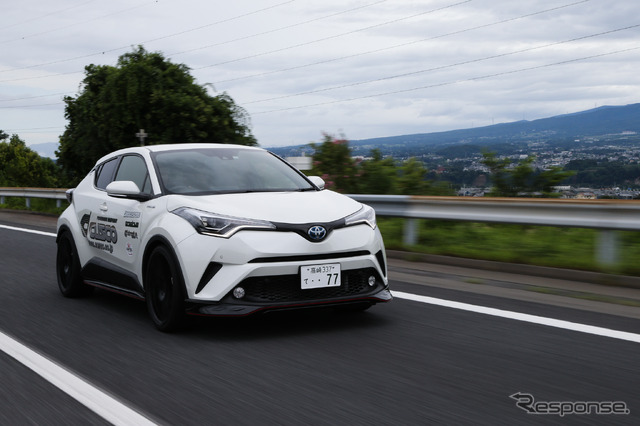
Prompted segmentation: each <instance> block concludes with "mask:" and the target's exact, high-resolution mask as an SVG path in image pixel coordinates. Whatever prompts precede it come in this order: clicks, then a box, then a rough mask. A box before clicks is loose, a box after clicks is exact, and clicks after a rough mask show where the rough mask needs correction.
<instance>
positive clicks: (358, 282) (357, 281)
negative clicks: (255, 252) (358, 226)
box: [239, 268, 382, 303]
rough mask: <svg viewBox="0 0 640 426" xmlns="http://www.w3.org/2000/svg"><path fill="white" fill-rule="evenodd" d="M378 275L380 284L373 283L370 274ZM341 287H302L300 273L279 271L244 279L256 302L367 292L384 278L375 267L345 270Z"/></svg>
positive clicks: (250, 299) (248, 298) (250, 298)
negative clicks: (370, 282) (266, 275)
mask: <svg viewBox="0 0 640 426" xmlns="http://www.w3.org/2000/svg"><path fill="white" fill-rule="evenodd" d="M371 275H373V276H375V277H376V285H375V286H373V287H370V286H369V284H368V280H369V277H370V276H371ZM340 279H341V285H340V287H326V288H315V289H308V290H302V289H301V288H300V276H299V275H278V276H271V277H251V278H247V279H245V280H244V281H242V282H241V283H240V284H239V286H240V287H242V288H244V290H245V297H244V298H243V300H244V301H247V302H253V303H278V302H296V301H309V300H324V299H341V298H347V297H354V296H366V295H367V294H370V293H375V292H376V291H379V290H380V289H381V286H382V283H381V280H380V278H379V276H378V274H377V272H376V270H375V269H373V268H366V269H354V270H348V271H342V275H341V277H340Z"/></svg>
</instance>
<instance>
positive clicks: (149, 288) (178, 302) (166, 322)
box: [144, 246, 185, 332]
mask: <svg viewBox="0 0 640 426" xmlns="http://www.w3.org/2000/svg"><path fill="white" fill-rule="evenodd" d="M144 276H145V286H144V287H145V299H146V302H147V310H148V311H149V316H150V317H151V320H152V321H153V324H154V325H155V327H156V328H157V329H158V330H160V331H164V332H170V331H175V330H177V329H179V328H180V327H181V326H182V325H183V323H184V317H185V306H184V299H185V296H184V290H183V288H184V286H183V279H182V273H181V272H180V267H179V265H178V262H177V261H176V260H175V258H174V256H173V254H172V253H171V252H170V251H169V249H167V248H166V247H164V246H158V247H156V248H154V249H153V251H152V252H151V254H150V255H149V260H148V261H147V267H146V273H145V275H144Z"/></svg>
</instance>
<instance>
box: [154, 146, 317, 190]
mask: <svg viewBox="0 0 640 426" xmlns="http://www.w3.org/2000/svg"><path fill="white" fill-rule="evenodd" d="M154 160H155V164H156V169H157V171H158V175H159V176H160V179H161V181H162V184H163V186H164V188H165V189H166V190H167V191H168V192H170V193H174V194H215V193H233V192H265V191H301V190H313V189H314V188H313V187H312V186H311V185H310V184H309V182H308V181H307V180H306V179H305V178H304V177H302V176H301V175H300V174H299V173H298V172H297V171H296V170H294V169H293V168H291V167H290V166H289V165H287V164H286V163H285V162H284V161H282V160H280V159H279V158H277V157H275V156H274V155H272V154H270V153H269V152H266V151H255V150H248V149H231V148H230V149H222V148H218V149H190V150H180V151H164V152H158V153H155V155H154Z"/></svg>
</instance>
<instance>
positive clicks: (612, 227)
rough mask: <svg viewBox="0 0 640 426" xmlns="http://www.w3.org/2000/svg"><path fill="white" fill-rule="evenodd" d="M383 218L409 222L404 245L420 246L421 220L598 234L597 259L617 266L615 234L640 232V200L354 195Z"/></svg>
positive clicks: (618, 242)
mask: <svg viewBox="0 0 640 426" xmlns="http://www.w3.org/2000/svg"><path fill="white" fill-rule="evenodd" d="M350 197H352V198H353V199H355V200H357V201H360V202H362V203H365V204H368V205H370V206H371V207H373V208H374V209H375V210H376V214H378V215H379V216H392V217H402V218H406V219H407V220H406V222H405V227H404V243H405V244H407V245H413V244H416V242H417V233H418V225H417V221H416V219H443V220H460V221H469V222H491V223H510V224H521V225H542V226H557V227H574V228H592V229H598V230H599V236H598V240H597V242H596V253H595V255H596V256H595V257H596V261H597V262H599V263H600V264H603V265H615V264H616V263H617V262H618V259H619V253H620V241H619V235H618V233H617V232H616V231H621V230H625V231H638V230H640V201H637V200H573V199H548V198H547V199H544V198H543V199H537V198H488V197H435V196H434V197H429V196H407V195H350Z"/></svg>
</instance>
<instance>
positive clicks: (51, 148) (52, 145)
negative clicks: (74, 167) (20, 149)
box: [28, 142, 59, 160]
mask: <svg viewBox="0 0 640 426" xmlns="http://www.w3.org/2000/svg"><path fill="white" fill-rule="evenodd" d="M58 147H59V144H58V142H47V143H36V144H33V145H29V146H28V148H29V149H30V150H32V151H35V152H37V153H38V155H39V156H40V157H49V158H52V159H54V160H55V159H56V158H57V157H56V151H57V150H58Z"/></svg>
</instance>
